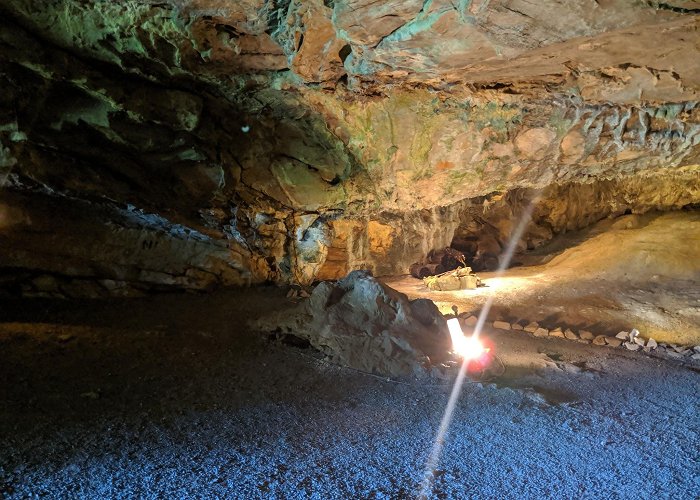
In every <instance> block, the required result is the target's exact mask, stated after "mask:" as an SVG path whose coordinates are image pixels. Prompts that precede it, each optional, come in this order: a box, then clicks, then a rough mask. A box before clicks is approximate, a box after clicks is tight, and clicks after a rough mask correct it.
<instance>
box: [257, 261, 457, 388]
mask: <svg viewBox="0 0 700 500" xmlns="http://www.w3.org/2000/svg"><path fill="white" fill-rule="evenodd" d="M251 326H252V327H253V328H256V329H260V330H263V331H271V332H272V331H279V330H282V331H285V330H289V331H290V332H293V334H294V335H297V336H300V337H302V338H303V339H304V340H307V341H308V342H309V343H310V344H311V345H312V346H313V347H315V348H316V349H318V350H319V351H321V352H322V353H324V354H325V355H326V356H327V357H328V359H329V360H331V361H333V362H334V363H338V364H340V365H343V366H349V367H351V368H355V369H357V370H362V371H364V372H368V373H375V374H378V375H384V376H392V377H405V376H413V377H418V378H426V377H429V376H431V374H432V372H433V370H434V369H435V370H437V371H440V370H442V369H444V366H443V363H445V362H448V361H454V359H453V358H452V355H451V354H450V350H451V348H452V346H451V342H450V336H449V334H448V331H447V323H446V320H445V318H444V317H443V315H442V314H441V313H440V311H439V310H438V308H437V306H436V305H435V304H433V302H431V301H430V300H427V299H415V300H408V297H406V295H404V294H403V293H400V292H397V291H396V290H394V289H392V288H389V287H388V286H386V285H384V284H382V283H380V282H379V281H377V280H376V279H375V278H373V277H372V276H371V275H370V274H368V273H367V272H365V271H353V272H351V273H350V274H349V275H348V276H346V277H345V278H343V279H341V280H339V281H338V282H336V283H331V282H323V283H320V284H319V285H318V286H317V287H316V288H314V291H313V292H312V293H311V297H310V298H309V299H308V300H307V301H305V302H302V303H301V304H300V305H299V306H298V310H297V311H284V313H283V314H277V315H276V314H274V313H273V314H271V315H269V316H267V317H265V318H263V319H261V320H257V321H256V322H255V323H254V324H253V325H251Z"/></svg>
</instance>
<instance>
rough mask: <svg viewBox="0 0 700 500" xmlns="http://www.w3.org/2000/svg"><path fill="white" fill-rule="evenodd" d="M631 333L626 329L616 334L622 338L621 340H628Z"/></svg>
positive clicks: (618, 337)
mask: <svg viewBox="0 0 700 500" xmlns="http://www.w3.org/2000/svg"><path fill="white" fill-rule="evenodd" d="M629 334H630V332H624V331H623V332H618V334H617V335H615V338H616V339H620V340H627V337H628V336H629Z"/></svg>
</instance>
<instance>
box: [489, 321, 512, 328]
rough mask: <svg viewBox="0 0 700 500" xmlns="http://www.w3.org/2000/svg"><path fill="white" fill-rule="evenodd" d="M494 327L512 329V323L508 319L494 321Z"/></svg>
mask: <svg viewBox="0 0 700 500" xmlns="http://www.w3.org/2000/svg"><path fill="white" fill-rule="evenodd" d="M493 327H494V328H496V329H498V330H510V323H508V322H507V321H494V322H493Z"/></svg>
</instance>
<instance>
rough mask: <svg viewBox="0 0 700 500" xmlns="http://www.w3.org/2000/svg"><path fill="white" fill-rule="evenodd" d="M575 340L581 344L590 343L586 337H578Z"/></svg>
mask: <svg viewBox="0 0 700 500" xmlns="http://www.w3.org/2000/svg"><path fill="white" fill-rule="evenodd" d="M576 342H580V343H582V344H590V343H591V341H590V340H586V339H578V340H577V341H576Z"/></svg>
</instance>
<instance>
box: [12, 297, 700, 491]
mask: <svg viewBox="0 0 700 500" xmlns="http://www.w3.org/2000/svg"><path fill="white" fill-rule="evenodd" d="M283 293H284V292H283V291H278V290H275V289H272V290H270V289H254V290H250V291H246V292H243V293H241V292H228V293H220V294H215V295H213V296H208V297H202V296H189V295H188V296H161V297H156V298H149V299H144V300H138V301H134V300H129V301H127V300H124V301H116V302H106V303H86V302H51V301H49V302H47V301H23V302H20V303H13V302H8V301H4V302H2V303H0V325H1V326H2V330H0V497H6V498H25V497H38V496H48V497H52V498H57V497H64V498H66V497H67V498H78V497H91V498H96V497H99V498H112V497H120V498H123V497H142V498H156V497H158V498H162V497H171V498H172V497H178V498H185V497H199V498H209V497H213V498H218V497H220V498H246V499H249V498H319V499H321V498H322V499H327V498H406V497H413V496H415V495H416V492H417V489H418V487H419V485H420V482H421V480H422V477H423V473H424V471H423V468H424V465H425V460H426V458H427V456H428V454H429V452H430V449H431V447H432V442H433V439H434V437H435V432H436V429H437V426H438V424H439V422H440V419H441V417H442V414H443V411H444V409H445V405H446V402H447V399H448V396H449V390H450V386H449V384H448V383H439V382H436V384H434V385H413V384H405V383H396V382H390V381H386V380H381V379H378V378H376V377H371V376H367V375H365V374H361V373H357V372H354V371H351V370H347V369H342V368H338V367H335V366H330V365H327V364H326V363H324V362H323V361H321V360H318V359H317V358H316V357H314V354H313V352H311V351H309V350H303V349H299V348H296V347H291V346H288V345H282V344H278V343H274V342H270V341H268V340H266V339H262V338H260V336H257V335H255V334H252V333H250V332H246V331H245V329H244V328H243V327H242V324H243V322H244V320H245V319H246V318H247V317H250V316H252V315H254V314H260V313H261V312H264V311H265V310H266V309H267V308H270V307H281V306H282V305H283V304H284V299H283ZM488 335H489V337H490V338H491V340H492V341H493V342H494V345H495V349H496V352H498V353H499V355H500V356H501V359H502V360H503V361H504V363H505V365H506V368H507V370H506V373H505V375H504V376H503V377H501V378H500V379H498V380H496V381H493V382H491V383H483V384H478V383H468V384H466V385H465V387H464V390H463V391H462V395H461V398H460V400H459V403H458V406H457V409H456V412H455V418H454V421H453V423H452V426H451V427H450V430H449V434H448V436H447V438H446V440H445V443H444V450H443V455H442V460H441V461H440V464H439V466H438V468H437V470H436V471H435V473H434V489H433V495H434V496H435V497H436V498H465V497H474V498H479V497H491V498H541V497H558V498H561V497H564V498H572V497H576V498H580V497H585V498H623V497H624V498H652V497H653V498H698V492H700V465H699V463H698V462H699V460H700V451H699V449H700V447H699V444H700V441H699V435H698V433H699V432H700V427H699V425H698V424H700V418H699V416H698V415H699V412H698V410H699V402H700V393H699V392H698V391H699V387H700V386H699V384H698V382H699V380H700V379H699V374H698V373H697V371H696V370H694V369H692V367H688V366H684V365H681V364H678V363H675V362H671V361H663V360H659V359H655V358H652V357H648V356H646V355H643V354H637V353H628V352H625V351H621V350H619V349H618V350H613V349H608V348H605V347H594V346H588V345H583V344H578V343H575V342H571V341H565V340H560V339H532V338H529V337H526V336H523V335H522V334H515V333H510V332H500V333H499V332H490V333H489V334H488Z"/></svg>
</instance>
